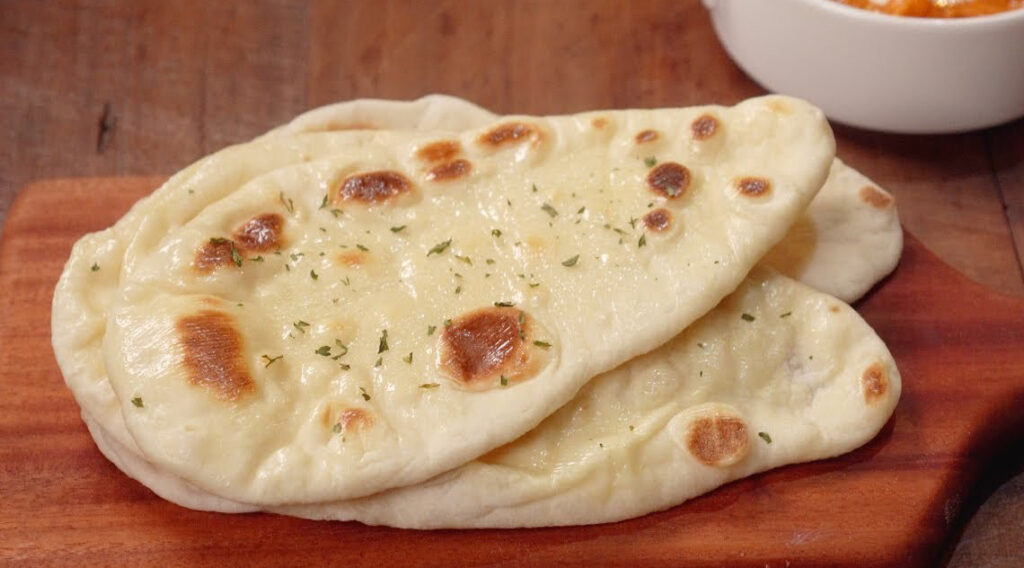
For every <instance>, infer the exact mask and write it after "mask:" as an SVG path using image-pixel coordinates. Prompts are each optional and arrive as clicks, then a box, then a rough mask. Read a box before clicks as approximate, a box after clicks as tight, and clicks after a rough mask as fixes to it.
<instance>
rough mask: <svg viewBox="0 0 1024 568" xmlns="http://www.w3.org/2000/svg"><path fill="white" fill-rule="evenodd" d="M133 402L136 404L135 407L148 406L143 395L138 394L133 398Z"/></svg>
mask: <svg viewBox="0 0 1024 568" xmlns="http://www.w3.org/2000/svg"><path fill="white" fill-rule="evenodd" d="M132 404H134V405H135V408H145V407H146V405H145V404H143V403H142V397H141V396H137V397H135V398H133V399H132Z"/></svg>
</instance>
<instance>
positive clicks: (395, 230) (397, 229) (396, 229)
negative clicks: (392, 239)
mask: <svg viewBox="0 0 1024 568" xmlns="http://www.w3.org/2000/svg"><path fill="white" fill-rule="evenodd" d="M404 230H405V225H399V226H397V227H391V232H392V233H401V232H402V231H404Z"/></svg>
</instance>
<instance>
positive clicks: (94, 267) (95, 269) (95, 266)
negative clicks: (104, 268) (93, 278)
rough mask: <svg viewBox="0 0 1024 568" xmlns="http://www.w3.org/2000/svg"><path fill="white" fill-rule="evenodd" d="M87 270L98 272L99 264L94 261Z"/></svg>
mask: <svg viewBox="0 0 1024 568" xmlns="http://www.w3.org/2000/svg"><path fill="white" fill-rule="evenodd" d="M89 270H91V271H93V272H99V270H100V265H99V264H96V263H95V262H94V263H92V267H90V268H89Z"/></svg>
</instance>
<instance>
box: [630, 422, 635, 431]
mask: <svg viewBox="0 0 1024 568" xmlns="http://www.w3.org/2000/svg"><path fill="white" fill-rule="evenodd" d="M633 430H636V426H633V425H632V424H630V425H629V431H630V432H632V431H633Z"/></svg>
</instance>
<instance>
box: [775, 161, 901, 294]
mask: <svg viewBox="0 0 1024 568" xmlns="http://www.w3.org/2000/svg"><path fill="white" fill-rule="evenodd" d="M902 251H903V229H902V227H901V226H900V220H899V215H898V213H897V211H896V201H895V199H894V198H893V196H892V195H890V194H889V192H887V191H885V190H884V189H882V188H881V187H879V186H878V184H876V183H874V182H873V181H871V180H870V179H868V178H867V177H865V176H864V175H863V174H861V173H859V172H858V171H857V170H854V169H853V168H851V167H849V166H847V165H846V164H844V163H843V162H841V161H840V160H838V159H836V160H835V161H834V162H833V163H832V169H831V170H830V171H829V176H828V181H826V182H825V186H824V187H823V188H822V189H821V191H820V192H818V195H817V196H816V197H815V198H814V201H812V202H811V205H810V207H808V208H807V212H806V213H804V215H802V216H801V217H800V219H798V220H797V222H796V223H795V224H794V225H793V227H792V228H790V230H789V233H788V234H787V235H786V238H785V239H783V240H782V242H780V243H779V244H778V245H776V246H775V248H773V249H772V250H771V252H769V253H768V255H767V256H765V257H764V259H762V261H761V263H762V264H764V265H766V266H771V267H774V268H775V269H777V270H778V271H780V272H782V273H783V274H785V275H787V276H790V277H792V278H794V279H796V280H799V281H801V282H804V283H805V284H809V285H810V286H812V287H813V288H816V289H818V290H821V291H823V292H827V293H829V294H831V295H833V296H836V297H837V298H840V299H841V300H843V301H845V302H854V301H856V300H857V299H858V298H860V297H861V296H863V295H864V294H865V293H866V292H867V291H868V290H869V289H870V288H871V287H872V286H874V285H875V283H876V282H878V281H879V280H881V279H882V278H883V277H884V276H885V275H887V274H889V273H890V272H892V271H893V269H895V268H896V264H897V263H898V262H899V259H900V253H901V252H902Z"/></svg>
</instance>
